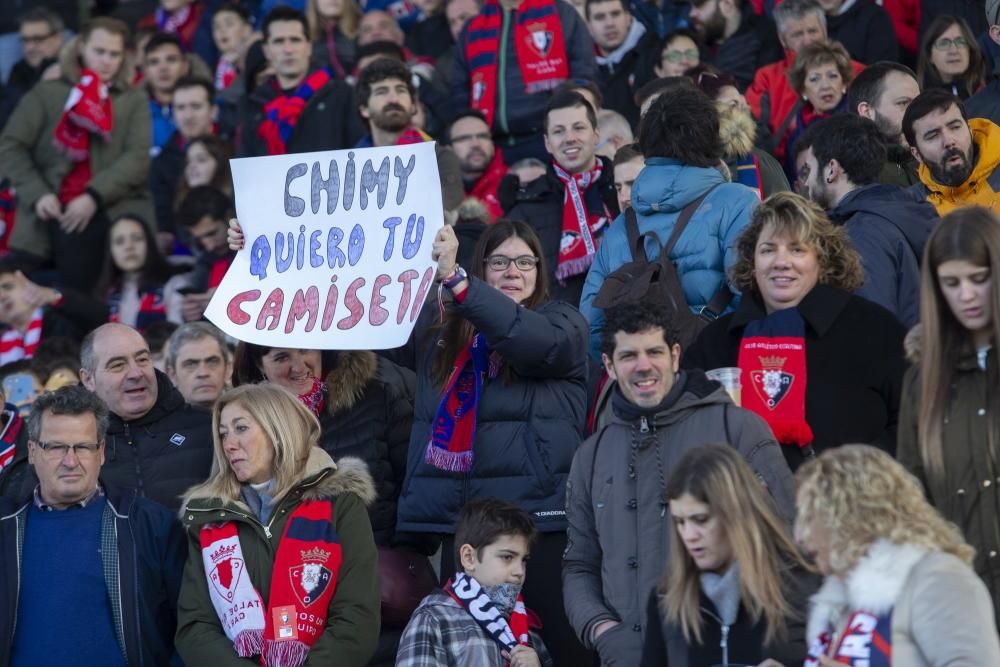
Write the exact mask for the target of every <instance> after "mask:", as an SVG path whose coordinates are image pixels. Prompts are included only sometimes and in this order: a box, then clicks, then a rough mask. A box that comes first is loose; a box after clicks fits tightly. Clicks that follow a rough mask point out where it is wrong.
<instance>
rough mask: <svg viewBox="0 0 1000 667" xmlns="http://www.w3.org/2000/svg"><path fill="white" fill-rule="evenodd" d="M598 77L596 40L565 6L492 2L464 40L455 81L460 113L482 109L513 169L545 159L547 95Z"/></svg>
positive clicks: (548, 0) (550, 0)
mask: <svg viewBox="0 0 1000 667" xmlns="http://www.w3.org/2000/svg"><path fill="white" fill-rule="evenodd" d="M596 78H597V63H596V62H595V60H594V42H593V40H592V39H591V38H590V33H589V32H588V31H587V26H586V25H585V24H584V22H583V19H582V18H581V17H580V15H579V14H577V12H576V10H575V9H573V7H572V6H571V5H569V4H567V3H565V2H563V0H533V1H532V2H531V3H529V4H528V5H525V0H488V1H487V2H486V3H485V5H484V6H483V8H482V11H481V12H480V13H479V14H478V15H477V16H475V17H473V18H472V19H471V20H470V21H468V23H466V25H465V28H464V29H463V30H462V33H461V35H459V39H458V44H457V45H456V48H455V69H454V73H453V74H452V77H451V86H452V98H453V100H454V103H455V108H456V109H468V108H473V109H478V110H479V111H481V112H483V115H484V116H486V120H487V122H488V123H489V124H490V128H491V130H492V131H493V136H494V140H495V141H496V143H497V145H498V146H501V147H502V148H503V151H504V160H506V161H507V164H513V163H514V162H517V161H518V160H520V159H521V158H524V157H537V158H539V159H545V157H546V156H545V150H544V145H543V142H542V141H541V136H540V132H539V131H540V130H541V129H542V122H543V118H544V115H545V106H546V103H547V102H548V98H549V94H548V93H549V91H551V90H553V89H554V88H555V87H556V86H558V85H559V84H560V83H562V82H563V81H565V80H567V79H587V80H590V81H593V80H595V79H596Z"/></svg>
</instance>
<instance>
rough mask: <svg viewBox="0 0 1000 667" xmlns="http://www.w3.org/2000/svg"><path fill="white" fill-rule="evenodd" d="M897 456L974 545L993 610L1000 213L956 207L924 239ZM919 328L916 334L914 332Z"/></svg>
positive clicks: (998, 499)
mask: <svg viewBox="0 0 1000 667" xmlns="http://www.w3.org/2000/svg"><path fill="white" fill-rule="evenodd" d="M921 273H922V276H921V301H920V312H921V318H920V321H921V324H920V326H919V328H918V329H916V330H915V331H914V332H913V333H911V335H910V337H909V339H908V342H909V345H908V348H909V349H908V353H909V356H910V358H911V361H913V362H914V365H913V366H912V367H911V368H910V369H909V371H908V372H907V374H906V376H905V379H904V382H903V400H902V401H901V409H900V415H899V431H898V435H899V441H898V449H897V453H898V454H897V455H898V458H899V461H900V463H902V464H903V465H904V466H905V467H906V468H907V469H908V470H909V471H910V472H912V473H913V474H914V475H916V476H917V478H918V479H919V480H920V481H921V482H922V483H923V485H924V489H925V491H926V493H927V497H928V499H929V500H930V501H931V503H932V504H933V505H934V506H935V507H936V508H937V509H938V510H939V511H940V512H941V513H942V514H943V515H944V516H945V518H947V519H948V520H950V521H952V522H954V523H955V524H957V525H958V527H959V528H960V529H961V531H962V533H963V534H964V536H965V539H967V540H968V541H969V543H970V544H971V545H972V546H973V547H975V549H976V557H975V561H974V562H973V565H974V567H975V570H976V572H977V573H978V574H979V576H980V577H981V578H982V579H983V580H984V582H985V583H986V586H987V588H988V589H989V591H990V594H991V596H992V598H993V606H994V611H995V612H998V611H1000V488H998V487H1000V362H998V355H997V346H998V343H1000V218H998V217H997V216H996V215H995V214H994V213H991V212H989V211H988V210H986V209H983V208H978V207H970V208H963V209H959V210H957V211H954V212H953V213H950V214H949V215H947V216H945V217H944V219H943V220H942V221H941V223H940V224H939V225H938V226H937V227H936V228H935V230H934V232H933V233H932V234H931V236H930V237H929V238H928V240H927V245H926V247H925V251H924V259H923V266H922V268H921ZM917 333H919V337H917V335H916V334H917Z"/></svg>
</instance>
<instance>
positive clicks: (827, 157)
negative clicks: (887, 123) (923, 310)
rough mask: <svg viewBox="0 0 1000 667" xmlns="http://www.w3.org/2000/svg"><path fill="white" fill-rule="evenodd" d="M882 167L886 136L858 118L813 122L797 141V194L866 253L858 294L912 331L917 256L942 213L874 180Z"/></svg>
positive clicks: (915, 317) (908, 193) (915, 311)
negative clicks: (841, 228)
mask: <svg viewBox="0 0 1000 667" xmlns="http://www.w3.org/2000/svg"><path fill="white" fill-rule="evenodd" d="M884 163H885V145H884V143H883V139H882V133H881V131H880V130H879V128H877V127H876V126H875V124H874V123H873V122H872V121H870V120H868V119H867V118H861V117H860V116H855V115H853V114H835V115H833V116H831V117H830V118H825V119H823V120H820V121H817V122H815V123H813V124H812V125H810V126H809V129H808V130H806V132H805V134H803V135H802V138H801V139H799V141H798V142H797V143H796V144H795V169H796V172H797V173H798V177H799V193H800V194H802V195H805V196H806V197H808V198H809V199H811V200H813V201H814V202H816V203H817V204H819V205H820V206H822V207H823V208H824V209H826V212H827V215H829V216H830V219H831V220H832V221H833V222H834V223H836V224H840V225H843V226H844V228H845V229H846V230H847V233H848V235H849V236H850V237H851V242H852V243H853V244H854V247H855V248H857V250H858V252H859V253H860V254H861V262H862V263H863V264H864V268H865V282H864V285H862V286H861V288H860V289H859V290H858V291H857V295H858V296H862V297H864V298H866V299H868V300H869V301H874V302H875V303H877V304H879V305H880V306H882V307H884V308H885V309H886V310H888V311H890V312H891V313H892V314H893V315H895V316H896V319H898V320H899V321H900V323H901V324H902V325H903V326H904V327H906V328H907V329H909V328H910V327H912V326H914V325H915V324H916V323H917V322H918V321H919V320H920V258H921V257H922V256H923V253H924V244H925V243H926V241H927V237H928V236H929V235H930V233H931V229H932V228H933V227H934V225H935V224H936V223H937V222H938V216H937V213H936V212H935V210H934V207H933V206H931V205H930V204H929V203H928V202H927V201H926V200H925V199H924V198H923V197H921V196H920V195H918V194H917V193H915V192H914V191H912V190H904V189H902V188H900V187H899V186H896V185H883V184H881V183H878V182H876V178H877V177H878V173H879V169H880V166H881V165H882V164H884Z"/></svg>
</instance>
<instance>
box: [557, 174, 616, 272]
mask: <svg viewBox="0 0 1000 667" xmlns="http://www.w3.org/2000/svg"><path fill="white" fill-rule="evenodd" d="M552 168H553V169H554V170H555V173H556V177H558V178H559V180H560V181H562V182H563V185H564V186H565V188H564V194H563V212H562V236H561V237H560V239H561V240H560V242H559V261H558V263H557V264H556V278H558V279H559V280H560V281H564V280H566V279H567V278H570V277H572V276H576V275H580V274H581V273H586V271H587V269H589V268H590V265H591V264H592V263H593V262H594V255H596V254H597V233H598V232H599V231H600V230H601V228H602V227H604V225H606V224H607V222H608V218H609V217H610V215H611V214H610V213H609V212H608V209H607V207H606V206H605V205H604V201H603V200H601V198H600V193H599V192H598V191H597V190H596V189H595V190H592V191H591V192H592V194H591V196H590V197H588V196H587V195H588V191H590V188H591V186H593V185H594V184H595V183H597V181H598V179H599V178H600V177H601V172H602V171H603V166H602V165H601V161H600V160H597V164H596V166H595V167H594V168H593V169H591V170H590V171H585V172H583V173H582V174H570V173H569V172H567V171H566V170H565V169H563V168H562V167H560V166H559V164H558V163H556V162H553V163H552ZM595 198H596V199H597V201H599V202H600V205H599V206H595V204H596V203H597V202H595V201H594V199H595ZM587 199H590V200H591V201H590V204H591V205H590V206H589V207H588V206H587V201H585V200H587Z"/></svg>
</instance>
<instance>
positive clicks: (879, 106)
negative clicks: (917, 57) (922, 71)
mask: <svg viewBox="0 0 1000 667" xmlns="http://www.w3.org/2000/svg"><path fill="white" fill-rule="evenodd" d="M919 94H920V84H918V83H917V77H916V75H915V74H914V73H913V70H911V69H910V68H909V67H907V66H906V65H900V64H899V63H893V62H880V63H875V64H874V65H869V66H868V67H866V68H865V69H864V71H863V72H861V73H860V74H858V75H857V76H856V77H854V81H852V82H851V87H850V89H848V91H847V108H848V110H850V111H851V112H852V113H856V114H858V115H859V116H863V117H864V118H867V119H869V120H871V121H873V122H874V123H875V126H876V127H877V128H878V130H879V132H880V133H881V134H882V138H883V139H885V142H886V147H885V148H886V160H885V164H884V165H883V166H882V171H881V172H879V175H878V182H879V183H886V184H890V185H900V186H903V187H906V186H910V185H915V184H916V183H919V182H920V178H919V177H918V176H917V167H918V163H917V161H916V159H914V157H913V155H912V154H911V153H910V147H909V146H908V145H907V143H906V138H905V137H904V136H903V114H904V113H906V109H907V107H909V106H910V102H912V101H913V98H915V97H916V96H917V95H919Z"/></svg>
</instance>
